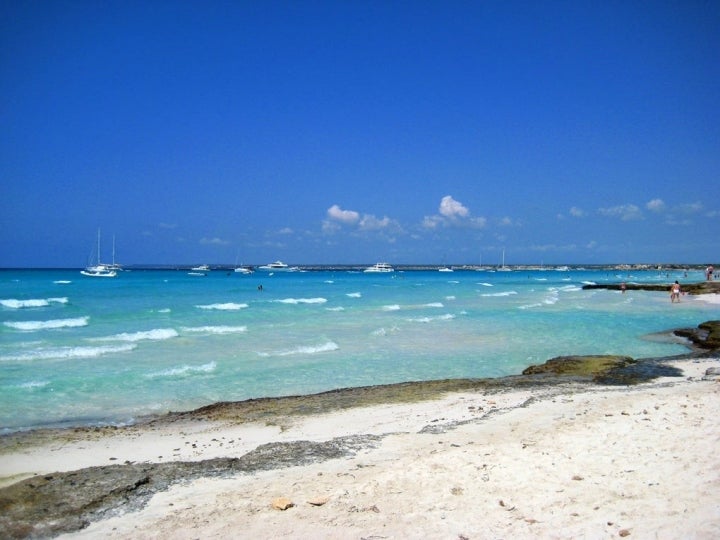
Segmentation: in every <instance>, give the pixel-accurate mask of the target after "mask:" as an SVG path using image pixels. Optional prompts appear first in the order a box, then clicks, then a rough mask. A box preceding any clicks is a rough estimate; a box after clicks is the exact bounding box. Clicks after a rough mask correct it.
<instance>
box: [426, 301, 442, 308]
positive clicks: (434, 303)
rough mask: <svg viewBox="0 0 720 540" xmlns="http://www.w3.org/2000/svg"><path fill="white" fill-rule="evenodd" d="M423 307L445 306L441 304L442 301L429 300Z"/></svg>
mask: <svg viewBox="0 0 720 540" xmlns="http://www.w3.org/2000/svg"><path fill="white" fill-rule="evenodd" d="M423 307H436V308H443V307H445V306H444V305H443V304H442V302H430V303H429V304H425V305H424V306H423Z"/></svg>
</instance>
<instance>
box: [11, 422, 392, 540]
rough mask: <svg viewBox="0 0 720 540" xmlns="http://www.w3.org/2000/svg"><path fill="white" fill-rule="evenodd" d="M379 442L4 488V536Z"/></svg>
mask: <svg viewBox="0 0 720 540" xmlns="http://www.w3.org/2000/svg"><path fill="white" fill-rule="evenodd" d="M379 440H380V437H377V436H374V435H361V436H349V437H338V438H335V439H332V440H330V441H326V442H311V441H295V442H289V443H273V444H264V445H261V446H259V447H258V448H256V449H255V450H253V451H252V452H248V453H247V454H245V455H244V456H242V457H239V458H217V459H208V460H204V461H190V462H169V463H141V464H134V463H126V464H124V465H108V466H104V467H89V468H87V469H82V470H79V471H70V472H63V473H53V474H47V475H44V476H35V477H32V478H28V479H26V480H23V481H22V482H18V483H16V484H13V485H11V486H8V487H5V488H3V489H0V531H2V533H0V537H2V538H48V537H52V536H56V535H59V534H61V533H64V532H71V531H77V530H80V529H83V528H85V527H87V526H88V524H89V523H90V522H91V521H93V520H97V519H101V518H107V517H111V516H113V515H117V514H119V513H122V512H127V511H132V510H137V509H139V508H142V507H143V506H144V504H145V503H146V502H147V500H148V499H149V498H150V497H152V496H153V494H155V493H157V492H159V491H163V490H166V489H168V487H169V486H171V485H172V484H175V483H177V482H189V481H191V480H194V479H196V478H202V477H223V476H231V475H235V474H241V473H252V472H256V471H263V470H270V469H279V468H283V467H290V466H293V465H304V464H309V463H314V462H321V461H325V460H328V459H337V458H341V457H347V456H350V455H353V454H354V453H356V452H357V451H359V450H361V449H363V448H371V447H374V446H376V445H377V443H378V441H379Z"/></svg>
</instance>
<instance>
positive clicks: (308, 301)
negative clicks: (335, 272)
mask: <svg viewBox="0 0 720 540" xmlns="http://www.w3.org/2000/svg"><path fill="white" fill-rule="evenodd" d="M273 302H278V303H280V304H293V305H297V304H324V303H325V302H327V298H322V297H320V298H283V299H282V300H273Z"/></svg>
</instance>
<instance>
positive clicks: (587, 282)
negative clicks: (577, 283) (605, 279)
mask: <svg viewBox="0 0 720 540" xmlns="http://www.w3.org/2000/svg"><path fill="white" fill-rule="evenodd" d="M582 284H583V285H597V283H595V282H594V281H583V282H582Z"/></svg>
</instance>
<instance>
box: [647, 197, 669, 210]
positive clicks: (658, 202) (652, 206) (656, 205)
mask: <svg viewBox="0 0 720 540" xmlns="http://www.w3.org/2000/svg"><path fill="white" fill-rule="evenodd" d="M645 208H647V209H648V210H651V211H653V212H662V211H663V210H665V203H664V202H663V200H662V199H653V200H652V201H649V202H648V203H647V204H646V205H645Z"/></svg>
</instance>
